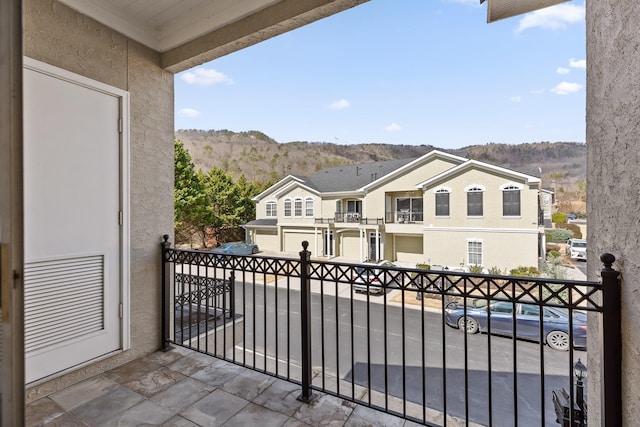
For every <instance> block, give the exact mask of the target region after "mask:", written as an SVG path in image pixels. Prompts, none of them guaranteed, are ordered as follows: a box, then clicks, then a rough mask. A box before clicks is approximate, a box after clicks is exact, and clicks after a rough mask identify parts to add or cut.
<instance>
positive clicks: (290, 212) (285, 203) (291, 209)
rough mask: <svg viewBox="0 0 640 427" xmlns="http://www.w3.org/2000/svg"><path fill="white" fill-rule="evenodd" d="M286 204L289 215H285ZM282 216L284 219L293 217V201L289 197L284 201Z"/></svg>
mask: <svg viewBox="0 0 640 427" xmlns="http://www.w3.org/2000/svg"><path fill="white" fill-rule="evenodd" d="M287 203H288V204H289V215H287ZM282 215H283V216H284V217H285V218H291V217H292V216H293V200H292V199H291V198H290V197H287V198H286V199H284V209H283V212H282Z"/></svg>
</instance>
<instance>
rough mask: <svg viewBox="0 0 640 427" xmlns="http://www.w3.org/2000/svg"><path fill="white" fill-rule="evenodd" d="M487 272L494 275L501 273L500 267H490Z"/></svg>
mask: <svg viewBox="0 0 640 427" xmlns="http://www.w3.org/2000/svg"><path fill="white" fill-rule="evenodd" d="M489 274H493V275H494V276H497V275H500V274H502V270H500V267H491V268H490V269H489Z"/></svg>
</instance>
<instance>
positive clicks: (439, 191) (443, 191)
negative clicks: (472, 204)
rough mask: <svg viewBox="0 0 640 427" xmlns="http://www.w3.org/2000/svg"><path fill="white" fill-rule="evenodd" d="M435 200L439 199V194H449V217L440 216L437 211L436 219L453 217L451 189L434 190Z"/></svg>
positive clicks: (439, 188)
mask: <svg viewBox="0 0 640 427" xmlns="http://www.w3.org/2000/svg"><path fill="white" fill-rule="evenodd" d="M433 194H434V196H433V197H434V198H437V195H438V194H449V215H438V214H437V209H436V214H435V217H436V218H450V217H451V189H450V188H449V187H438V188H436V189H434V190H433Z"/></svg>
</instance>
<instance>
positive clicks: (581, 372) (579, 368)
mask: <svg viewBox="0 0 640 427" xmlns="http://www.w3.org/2000/svg"><path fill="white" fill-rule="evenodd" d="M573 373H574V375H575V376H576V401H577V403H578V407H579V408H580V419H579V420H578V422H579V424H578V425H579V426H580V427H584V426H585V425H586V419H585V418H586V415H585V410H584V383H583V382H582V380H584V379H585V378H587V367H586V366H584V364H583V363H582V362H581V361H580V359H578V361H577V362H576V364H575V365H574V366H573Z"/></svg>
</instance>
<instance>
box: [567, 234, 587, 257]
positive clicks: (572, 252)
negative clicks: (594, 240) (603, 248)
mask: <svg viewBox="0 0 640 427" xmlns="http://www.w3.org/2000/svg"><path fill="white" fill-rule="evenodd" d="M567 256H569V258H571V259H578V260H582V261H586V260H587V241H586V240H584V239H569V240H567Z"/></svg>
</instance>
